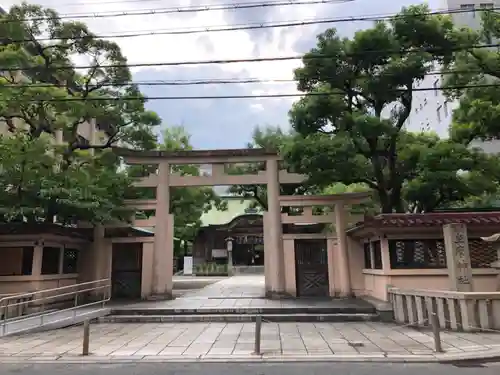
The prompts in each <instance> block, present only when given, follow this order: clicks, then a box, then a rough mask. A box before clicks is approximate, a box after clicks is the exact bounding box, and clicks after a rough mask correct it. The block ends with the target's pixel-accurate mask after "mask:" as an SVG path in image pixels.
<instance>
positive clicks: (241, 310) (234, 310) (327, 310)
mask: <svg viewBox="0 0 500 375" xmlns="http://www.w3.org/2000/svg"><path fill="white" fill-rule="evenodd" d="M375 313H376V310H375V308H374V307H372V306H366V307H361V306H352V307H350V306H339V307H335V306H331V307H314V306H303V307H299V306H297V307H255V308H253V307H226V308H224V307H213V308H210V307H203V308H140V307H137V308H120V309H111V314H110V315H115V316H119V315H127V316H132V315H139V316H148V315H197V316H203V315H218V314H220V315H256V314H260V315H262V314H265V315H280V314H285V315H294V314H302V315H314V314H375Z"/></svg>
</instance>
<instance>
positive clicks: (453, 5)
mask: <svg viewBox="0 0 500 375" xmlns="http://www.w3.org/2000/svg"><path fill="white" fill-rule="evenodd" d="M497 7H500V0H443V1H442V3H441V6H440V7H439V10H443V9H449V10H455V9H470V10H481V9H491V8H497ZM435 10H437V9H435ZM451 17H452V18H453V21H454V23H455V25H457V26H459V27H470V28H472V29H478V28H479V27H481V15H480V12H479V11H478V12H474V11H471V12H466V13H455V14H451ZM439 70H440V67H439V66H436V68H435V69H434V70H433V71H434V72H439ZM441 83H442V77H441V75H440V74H432V75H428V76H426V78H425V79H424V80H423V81H422V82H420V84H418V85H417V86H416V87H417V88H418V87H421V88H434V90H432V91H419V92H415V93H414V99H413V109H412V113H411V115H410V117H409V118H408V120H407V121H406V124H405V126H406V128H407V129H408V130H412V131H419V130H424V131H429V130H432V131H435V132H437V133H438V134H439V135H440V136H441V137H448V128H449V126H450V124H451V120H452V114H453V110H454V109H456V108H457V107H458V101H457V100H451V101H450V100H448V99H446V97H445V96H444V95H443V92H442V90H439V87H440V86H441ZM475 145H476V146H479V147H481V148H483V149H484V150H485V151H486V152H500V143H499V142H497V141H494V142H475Z"/></svg>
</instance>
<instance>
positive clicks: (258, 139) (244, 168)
mask: <svg viewBox="0 0 500 375" xmlns="http://www.w3.org/2000/svg"><path fill="white" fill-rule="evenodd" d="M252 138H253V139H252V141H251V142H249V143H248V144H247V147H248V148H263V149H266V150H273V151H277V152H279V151H280V150H281V148H282V147H283V146H284V145H285V144H286V143H287V142H288V141H289V140H290V139H291V138H292V135H291V134H290V133H285V132H283V131H282V130H281V129H280V128H279V127H271V126H268V127H265V128H259V127H257V128H255V130H254V133H253V135H252ZM284 167H285V168H287V165H284ZM265 169H266V166H265V163H246V164H242V165H234V166H232V167H231V168H230V173H232V174H256V173H258V172H259V171H265ZM280 189H281V191H280V194H281V195H295V194H304V193H305V192H306V191H307V187H306V186H305V185H303V184H297V185H295V184H286V185H285V184H282V185H281V187H280ZM229 192H230V193H231V194H235V195H237V196H240V197H242V198H246V199H248V198H252V199H254V204H255V205H256V206H260V207H261V208H263V209H264V210H267V188H266V186H265V185H233V186H231V187H230V188H229Z"/></svg>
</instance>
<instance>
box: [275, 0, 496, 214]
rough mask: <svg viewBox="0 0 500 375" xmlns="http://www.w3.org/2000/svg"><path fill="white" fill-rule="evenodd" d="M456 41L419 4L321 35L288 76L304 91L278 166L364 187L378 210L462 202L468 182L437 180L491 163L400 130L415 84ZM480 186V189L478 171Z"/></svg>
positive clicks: (444, 21)
mask: <svg viewBox="0 0 500 375" xmlns="http://www.w3.org/2000/svg"><path fill="white" fill-rule="evenodd" d="M455 45H456V35H455V33H454V29H453V25H452V23H451V21H450V19H449V18H448V17H446V16H441V15H431V14H429V11H428V8H427V7H426V6H412V7H409V8H403V10H402V11H401V13H400V14H399V15H398V16H397V17H394V18H393V19H391V20H390V21H389V22H378V23H376V24H375V26H374V27H372V28H370V29H367V30H363V31H359V32H357V33H356V34H355V35H354V37H353V38H352V39H342V38H340V37H339V36H338V35H337V32H336V30H335V29H329V30H327V31H325V32H324V33H322V34H320V35H319V36H318V42H317V46H316V47H315V48H313V49H312V50H311V51H310V52H309V53H307V54H306V55H305V56H304V58H303V64H304V67H303V68H299V69H297V70H296V72H295V77H296V79H297V81H298V88H299V90H301V91H303V92H305V93H306V96H305V97H304V98H302V99H301V100H299V101H298V102H297V103H295V104H294V106H293V108H292V110H291V111H290V119H291V123H292V126H293V128H294V130H295V131H296V132H297V133H298V135H297V136H296V137H295V139H294V140H293V142H290V143H289V145H288V146H287V147H286V148H285V150H284V151H285V157H286V160H287V162H288V163H289V164H291V165H292V166H293V167H294V168H295V169H296V170H297V171H298V172H300V173H304V174H307V175H308V176H309V183H310V184H311V185H313V186H317V187H318V188H321V187H325V186H328V185H330V184H332V183H333V182H342V183H344V184H346V185H350V184H364V185H366V186H368V187H369V188H370V189H372V190H374V192H375V193H376V196H377V201H378V203H379V204H380V209H381V211H382V212H384V213H389V212H394V211H396V212H405V211H407V210H412V211H418V212H421V211H431V210H433V209H435V208H437V207H440V206H442V205H445V204H447V203H448V202H449V201H455V200H462V199H464V198H465V194H467V195H468V194H469V193H470V190H471V189H472V188H470V189H469V188H467V187H463V186H462V185H460V186H451V187H450V189H451V191H449V190H448V188H446V189H445V188H444V187H442V186H441V185H440V184H441V183H447V184H448V183H462V179H463V178H465V176H469V175H470V174H468V173H466V172H469V171H481V170H484V169H485V168H486V166H488V167H489V166H491V164H490V160H489V158H488V157H487V156H485V155H483V154H481V153H480V152H476V151H469V150H467V149H466V148H464V147H461V145H456V144H454V143H453V142H451V141H445V140H440V139H439V138H438V137H436V136H435V135H432V134H425V133H421V134H413V133H410V132H407V131H405V130H404V125H405V122H406V120H407V119H408V117H409V115H410V113H411V109H412V99H413V88H414V86H415V85H416V84H417V83H419V82H420V81H422V80H423V79H424V77H425V76H426V75H427V74H428V73H429V71H431V70H433V69H434V68H433V65H434V64H435V63H436V62H443V63H447V62H448V61H449V58H450V53H451V52H450V51H453V50H454V48H455ZM457 150H459V151H460V152H459V153H458V154H457V152H456V151H457ZM440 158H441V159H440ZM436 160H439V161H440V162H441V163H443V166H441V165H440V164H439V163H438V164H436V163H434V162H435V161H436ZM458 170H463V171H464V172H463V173H457V171H458ZM474 173H476V172H474ZM474 176H475V177H477V174H474ZM481 182H482V184H483V185H485V186H483V187H487V186H488V185H489V184H488V179H487V178H484V176H483V178H482V179H481Z"/></svg>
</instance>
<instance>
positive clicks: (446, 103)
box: [443, 100, 448, 117]
mask: <svg viewBox="0 0 500 375" xmlns="http://www.w3.org/2000/svg"><path fill="white" fill-rule="evenodd" d="M443 110H444V117H448V101H447V100H445V101H444V104H443Z"/></svg>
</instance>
